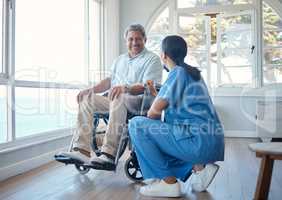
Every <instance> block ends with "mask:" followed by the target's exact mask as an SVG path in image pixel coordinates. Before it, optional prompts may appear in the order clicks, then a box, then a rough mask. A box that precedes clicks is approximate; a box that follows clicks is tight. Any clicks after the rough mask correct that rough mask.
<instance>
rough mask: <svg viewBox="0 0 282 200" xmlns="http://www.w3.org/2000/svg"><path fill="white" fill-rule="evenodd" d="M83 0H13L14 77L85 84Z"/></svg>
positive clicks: (84, 11)
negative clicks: (14, 31)
mask: <svg viewBox="0 0 282 200" xmlns="http://www.w3.org/2000/svg"><path fill="white" fill-rule="evenodd" d="M83 2H84V1H81V0H60V1H57V0H48V1H46V0H24V1H17V2H16V11H15V12H16V19H15V20H16V27H15V29H16V34H15V40H16V43H15V50H16V52H15V58H16V59H15V66H16V70H15V71H16V74H15V77H16V79H17V80H28V81H40V82H67V83H77V82H80V83H87V66H86V62H85V55H86V42H85V41H86V40H85V34H86V33H85V30H86V29H85V13H86V10H85V5H84V3H83ZM31 8H32V9H31ZM66 72H67V73H66Z"/></svg>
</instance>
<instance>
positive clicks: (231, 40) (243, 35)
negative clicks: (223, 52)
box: [220, 30, 252, 49]
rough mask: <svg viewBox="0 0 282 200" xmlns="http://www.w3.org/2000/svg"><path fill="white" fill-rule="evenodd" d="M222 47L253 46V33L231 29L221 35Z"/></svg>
mask: <svg viewBox="0 0 282 200" xmlns="http://www.w3.org/2000/svg"><path fill="white" fill-rule="evenodd" d="M220 39H221V43H220V45H221V48H222V49H224V48H250V47H251V46H252V35H251V32H250V31H249V30H247V31H244V30H243V31H231V32H226V33H223V34H222V35H221V38H220Z"/></svg>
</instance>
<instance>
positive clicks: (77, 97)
mask: <svg viewBox="0 0 282 200" xmlns="http://www.w3.org/2000/svg"><path fill="white" fill-rule="evenodd" d="M92 90H93V88H89V89H86V90H82V91H80V92H79V93H78V95H77V96H76V100H77V103H79V102H81V101H82V99H83V97H84V96H86V95H89V94H90V93H91V92H92Z"/></svg>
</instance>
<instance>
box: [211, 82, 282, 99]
mask: <svg viewBox="0 0 282 200" xmlns="http://www.w3.org/2000/svg"><path fill="white" fill-rule="evenodd" d="M210 93H211V96H212V97H282V84H273V85H265V86H263V87H262V88H251V87H231V86H229V87H227V86H226V87H217V88H212V89H211V90H210Z"/></svg>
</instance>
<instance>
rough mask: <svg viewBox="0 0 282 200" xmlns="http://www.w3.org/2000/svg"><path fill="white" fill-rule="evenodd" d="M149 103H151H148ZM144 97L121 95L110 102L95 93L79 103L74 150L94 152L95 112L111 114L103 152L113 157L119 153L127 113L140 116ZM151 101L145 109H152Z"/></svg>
mask: <svg viewBox="0 0 282 200" xmlns="http://www.w3.org/2000/svg"><path fill="white" fill-rule="evenodd" d="M148 102H149V103H148ZM141 103H142V96H140V95H139V96H136V95H130V94H121V95H120V96H119V97H118V98H116V99H114V100H113V101H110V100H109V99H108V97H104V96H100V95H96V94H94V93H91V94H89V95H88V96H85V97H84V98H83V100H82V101H81V102H80V103H79V109H78V118H77V128H76V130H75V133H74V143H73V148H74V147H78V148H81V149H84V150H86V151H88V152H92V148H91V143H92V131H93V114H94V112H105V113H108V112H109V124H108V127H107V130H106V134H105V137H104V140H103V146H102V149H101V150H102V152H105V153H108V154H111V155H113V156H115V155H116V153H117V148H118V143H119V140H120V137H121V134H122V133H123V131H127V130H126V117H127V112H130V113H133V114H136V115H137V114H139V112H140V107H141ZM151 103H152V100H151V101H147V103H146V105H144V108H145V109H146V110H147V109H148V108H149V107H150V104H151Z"/></svg>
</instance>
